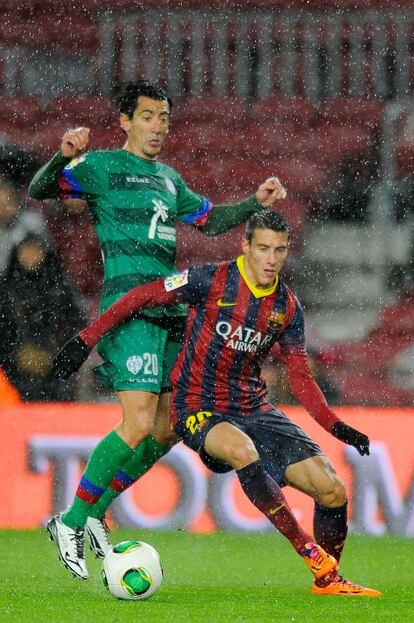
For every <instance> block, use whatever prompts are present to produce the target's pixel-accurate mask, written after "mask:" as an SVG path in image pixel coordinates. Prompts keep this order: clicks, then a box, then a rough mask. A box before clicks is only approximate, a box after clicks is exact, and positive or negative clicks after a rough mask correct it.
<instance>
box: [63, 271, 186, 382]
mask: <svg viewBox="0 0 414 623" xmlns="http://www.w3.org/2000/svg"><path fill="white" fill-rule="evenodd" d="M167 282H168V277H167V279H159V280H158V281H153V282H151V283H146V284H144V285H141V286H137V287H136V288H133V290H130V291H129V292H128V293H127V294H125V295H124V296H123V297H122V298H120V299H119V301H116V303H114V304H113V305H111V307H108V309H107V310H106V311H105V312H104V313H103V314H101V315H100V316H98V318H96V319H95V320H94V321H93V322H91V323H90V324H88V325H87V326H86V327H85V328H84V329H82V330H81V331H79V333H78V335H76V336H75V337H73V338H72V339H71V340H69V341H68V342H66V344H65V345H64V346H63V348H62V349H61V350H60V351H59V352H58V354H57V355H56V357H55V358H54V359H53V364H52V374H53V376H55V377H57V378H59V379H68V378H69V377H70V376H71V375H72V374H73V373H74V372H77V370H79V368H80V367H81V365H82V364H83V362H84V361H86V359H87V358H88V356H89V353H90V352H91V350H92V348H93V347H94V346H95V345H96V344H97V343H98V342H99V340H100V339H101V337H102V336H103V335H105V333H107V332H108V331H110V330H111V329H113V328H114V327H116V326H118V325H119V324H121V323H122V322H124V321H125V320H127V319H128V318H130V317H131V315H133V314H135V313H137V312H139V310H141V309H146V308H149V307H156V306H157V305H171V304H174V303H176V302H177V301H178V300H179V299H180V296H181V290H182V289H175V288H174V289H172V290H170V289H168V285H167Z"/></svg>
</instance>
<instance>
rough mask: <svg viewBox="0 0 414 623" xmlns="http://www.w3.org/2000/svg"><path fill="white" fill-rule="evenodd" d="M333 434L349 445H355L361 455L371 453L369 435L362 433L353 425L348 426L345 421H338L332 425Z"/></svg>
mask: <svg viewBox="0 0 414 623" xmlns="http://www.w3.org/2000/svg"><path fill="white" fill-rule="evenodd" d="M332 434H333V436H334V437H336V438H337V439H339V440H340V441H343V442H344V443H347V444H348V445H349V446H354V448H356V450H358V452H359V454H360V455H361V456H364V454H369V439H368V437H367V436H366V435H364V433H360V432H359V431H358V430H356V429H355V428H352V426H348V424H345V422H336V423H335V424H334V425H333V426H332Z"/></svg>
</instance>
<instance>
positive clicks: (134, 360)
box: [126, 355, 143, 374]
mask: <svg viewBox="0 0 414 623" xmlns="http://www.w3.org/2000/svg"><path fill="white" fill-rule="evenodd" d="M142 365H143V360H142V357H140V356H139V355H132V356H131V357H128V359H127V362H126V367H127V369H128V370H129V372H132V374H138V372H139V371H140V370H141V368H142Z"/></svg>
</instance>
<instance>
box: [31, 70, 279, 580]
mask: <svg viewBox="0 0 414 623" xmlns="http://www.w3.org/2000/svg"><path fill="white" fill-rule="evenodd" d="M118 104H119V113H120V114H119V123H120V126H121V128H122V130H123V131H124V133H125V134H126V142H125V144H124V145H123V147H122V148H121V149H116V150H111V151H96V152H90V153H84V150H85V149H86V147H87V144H88V141H89V133H90V131H89V128H77V129H75V130H71V131H69V132H67V133H66V134H65V135H64V136H63V139H62V144H61V149H60V152H58V153H57V154H56V155H55V156H54V157H53V158H52V160H51V161H50V162H49V163H47V164H46V165H45V166H44V167H43V168H42V169H40V171H39V172H38V173H37V174H36V175H35V177H34V178H33V180H32V182H31V184H30V187H29V193H30V195H31V196H32V197H33V198H35V199H46V198H52V197H58V198H60V199H69V198H77V199H83V200H85V201H86V202H87V204H88V207H89V210H90V213H91V216H92V219H93V223H94V225H95V229H96V233H97V236H98V239H99V242H100V245H101V249H102V255H103V261H104V283H103V288H102V298H101V311H104V310H105V309H107V308H108V307H109V306H110V305H111V304H112V303H114V302H115V301H116V300H118V299H119V298H120V297H121V296H122V295H123V294H125V293H126V292H127V291H128V290H130V289H131V287H133V286H136V285H139V284H143V283H146V282H149V281H153V280H154V279H158V278H160V277H164V276H165V277H166V276H168V275H170V274H171V273H172V272H174V264H175V250H176V223H177V221H183V222H186V223H189V224H191V225H193V226H195V227H197V228H198V229H199V230H200V231H202V232H203V233H204V234H206V235H216V234H219V233H222V232H224V231H227V230H228V229H230V228H232V227H234V226H236V225H238V224H240V223H242V222H244V221H246V220H247V219H248V218H249V216H250V215H252V214H253V213H255V212H257V211H258V210H260V209H262V208H266V207H271V206H273V205H274V204H275V203H276V202H277V201H278V200H280V199H283V198H284V197H285V195H286V192H285V190H284V188H283V186H282V184H281V183H280V181H279V180H278V179H277V178H276V177H272V178H269V179H268V180H266V181H265V182H264V183H263V184H261V185H260V186H259V187H258V189H257V191H256V194H255V195H254V196H252V197H250V198H248V199H245V200H244V201H241V202H240V203H237V204H234V205H218V206H214V207H213V205H212V204H211V202H210V201H209V200H208V199H207V198H204V197H201V196H200V195H197V194H196V193H194V192H193V191H192V190H190V189H189V188H188V187H187V186H186V184H185V182H184V181H183V179H182V178H181V176H180V175H179V174H178V173H177V172H176V171H175V170H174V169H172V168H171V167H169V166H167V165H165V164H163V163H161V162H159V161H158V155H159V153H160V151H161V148H162V146H163V143H164V140H165V138H166V136H167V134H168V130H169V123H170V114H171V107H172V103H171V100H170V99H169V97H168V96H167V94H166V93H165V92H164V91H163V90H162V89H160V88H159V87H158V86H156V85H154V84H151V83H149V82H146V81H142V80H139V81H136V82H129V83H127V84H126V85H125V86H124V88H123V90H122V93H121V95H120V97H119V98H118ZM177 285H179V284H177ZM185 315H186V310H185V308H181V307H180V306H175V307H169V308H167V307H159V308H155V309H153V310H146V311H145V313H143V314H141V315H140V316H139V317H134V318H131V319H130V320H129V321H128V322H127V323H125V324H123V325H122V326H121V327H118V328H116V329H114V330H113V331H111V332H110V333H109V334H108V335H106V336H105V337H104V338H103V339H102V340H101V341H100V343H99V347H98V352H99V354H100V355H101V357H102V359H103V363H102V365H100V366H98V368H97V369H96V373H97V375H98V376H99V378H100V379H101V381H102V382H103V383H104V384H105V385H107V386H109V387H111V388H112V389H114V390H115V391H116V392H117V396H118V399H119V401H120V404H121V409H122V421H121V422H120V423H119V425H118V426H117V427H116V429H115V430H113V431H111V432H110V433H109V434H108V435H107V436H106V437H104V439H103V440H102V441H101V442H100V443H99V444H98V445H97V447H96V448H95V449H94V451H93V452H92V454H91V456H90V459H89V462H88V464H87V466H86V469H85V472H84V474H83V476H82V478H81V481H80V484H79V487H78V489H77V491H76V495H75V498H74V501H73V503H72V505H71V506H70V507H69V509H68V510H66V511H65V512H64V513H62V514H61V515H58V516H56V517H53V518H52V519H51V521H50V522H49V531H50V533H51V535H52V538H53V539H54V540H55V542H56V544H57V546H58V549H59V555H60V558H61V560H62V562H63V563H64V564H65V566H66V567H67V568H68V569H69V570H70V571H72V573H73V574H74V575H75V576H77V577H80V578H83V579H86V578H87V577H88V571H87V568H86V564H85V558H84V534H85V531H86V535H87V536H88V538H89V541H90V544H91V547H92V549H93V551H94V552H95V553H96V554H97V555H98V556H100V557H103V556H104V555H105V553H106V552H107V551H108V550H109V548H110V547H111V544H110V542H109V539H108V537H107V532H106V525H105V521H104V517H105V512H106V510H107V508H108V507H109V505H110V504H111V502H112V501H113V500H114V499H115V498H116V497H117V495H119V494H120V493H121V492H122V491H123V490H125V489H126V488H127V487H129V486H131V485H132V484H133V483H134V482H135V481H136V480H137V479H138V478H140V477H141V476H142V475H143V474H144V473H145V472H146V471H147V470H148V469H149V468H150V467H151V466H152V465H153V464H154V463H155V462H156V461H157V460H158V459H159V458H160V457H161V456H163V455H164V454H165V453H166V452H167V451H168V449H169V447H170V445H171V443H172V434H171V430H170V425H169V391H170V382H169V376H170V370H171V367H172V364H173V363H174V361H175V358H176V356H177V354H178V352H179V350H180V346H181V342H182V335H183V334H182V331H183V326H184V318H185Z"/></svg>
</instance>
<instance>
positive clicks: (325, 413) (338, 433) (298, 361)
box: [284, 353, 369, 456]
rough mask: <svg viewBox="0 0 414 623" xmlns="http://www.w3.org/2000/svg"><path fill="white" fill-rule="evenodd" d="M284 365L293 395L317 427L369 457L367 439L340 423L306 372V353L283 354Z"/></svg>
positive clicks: (307, 369) (310, 373)
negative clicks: (315, 422) (316, 423)
mask: <svg viewBox="0 0 414 623" xmlns="http://www.w3.org/2000/svg"><path fill="white" fill-rule="evenodd" d="M284 363H285V365H286V369H287V375H288V379H289V385H290V387H291V389H292V392H293V395H294V396H295V398H296V399H297V400H298V401H299V402H300V403H301V404H302V405H303V406H304V407H305V409H306V410H307V411H308V412H309V413H310V415H311V416H312V417H313V418H314V419H315V420H316V421H317V422H318V424H320V425H321V426H322V427H323V428H324V429H325V430H327V431H328V432H329V433H331V435H333V436H334V437H336V438H337V439H339V440H340V441H343V442H344V443H346V444H348V445H350V446H353V447H354V448H356V450H357V451H358V452H359V454H361V455H362V456H363V455H364V454H369V439H368V437H367V436H366V435H364V434H363V433H360V432H359V431H357V430H356V429H355V428H352V427H351V426H348V424H345V422H342V421H341V420H340V419H339V418H338V417H337V416H336V415H335V413H334V412H333V411H332V410H331V409H330V408H329V405H328V403H327V402H326V399H325V396H324V395H323V393H322V391H321V389H320V387H319V385H318V384H317V382H316V381H315V378H314V377H313V375H312V372H311V371H310V369H309V365H308V360H307V357H306V354H305V353H294V354H285V355H284Z"/></svg>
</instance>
